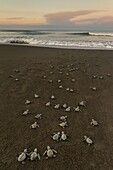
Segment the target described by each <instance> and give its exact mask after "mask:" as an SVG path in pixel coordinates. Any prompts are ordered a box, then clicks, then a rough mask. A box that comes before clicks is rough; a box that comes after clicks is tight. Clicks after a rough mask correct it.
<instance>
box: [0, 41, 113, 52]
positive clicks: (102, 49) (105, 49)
mask: <svg viewBox="0 0 113 170" xmlns="http://www.w3.org/2000/svg"><path fill="white" fill-rule="evenodd" d="M2 45H4V46H5V45H9V46H10V45H11V46H13V45H14V46H26V47H37V48H50V49H67V50H97V51H112V50H113V48H87V47H84V48H82V47H81V48H79V47H75V48H73V47H60V46H59V47H57V46H37V45H31V44H16V43H0V46H2Z"/></svg>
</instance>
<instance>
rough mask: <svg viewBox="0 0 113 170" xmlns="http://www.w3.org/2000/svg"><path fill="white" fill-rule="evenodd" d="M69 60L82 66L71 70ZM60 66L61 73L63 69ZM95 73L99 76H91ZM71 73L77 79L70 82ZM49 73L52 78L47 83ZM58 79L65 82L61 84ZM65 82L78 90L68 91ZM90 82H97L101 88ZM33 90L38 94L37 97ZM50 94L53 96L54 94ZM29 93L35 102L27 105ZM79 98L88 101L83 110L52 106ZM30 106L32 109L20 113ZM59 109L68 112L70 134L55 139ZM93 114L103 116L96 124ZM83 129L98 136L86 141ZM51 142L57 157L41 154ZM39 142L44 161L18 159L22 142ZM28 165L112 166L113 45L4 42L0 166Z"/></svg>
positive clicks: (41, 168)
mask: <svg viewBox="0 0 113 170" xmlns="http://www.w3.org/2000/svg"><path fill="white" fill-rule="evenodd" d="M49 61H51V63H50V62H49ZM69 64H73V66H71V68H79V69H78V71H77V70H75V71H72V72H69V71H68V69H69V68H68V67H67V66H68V65H69ZM51 65H53V66H54V68H51ZM62 65H63V66H64V67H63V68H62ZM58 67H59V68H62V70H63V71H62V72H63V74H59V70H58V69H57V68H58ZM28 68H31V69H30V70H29V69H28ZM15 70H19V71H20V72H19V73H17V72H15ZM84 70H86V72H84ZM51 71H52V72H53V74H50V72H51ZM66 73H69V76H66ZM108 73H110V74H111V76H110V77H109V76H107V74H108ZM10 75H13V77H9V76H10ZM44 75H45V76H47V78H46V79H44V78H43V76H44ZM93 75H96V76H97V78H96V79H93V78H92V76H93ZM99 76H103V77H104V79H99ZM16 78H18V79H19V81H15V79H16ZM73 78H74V79H75V80H76V81H75V82H71V79H73ZM50 79H52V80H53V83H48V80H50ZM58 79H61V80H62V83H58V82H57V80H58ZM59 84H61V85H63V87H64V88H63V89H59V88H58V86H59ZM67 87H69V88H73V89H74V90H75V91H74V92H72V93H70V92H67V91H66V90H65V88H67ZM90 87H97V91H93V90H92V89H91V88H90ZM35 93H37V94H39V95H40V98H39V99H35V98H34V94H35ZM52 94H53V95H55V96H56V99H55V100H51V99H50V96H51V95H52ZM26 99H28V100H30V101H31V102H32V103H31V104H30V105H28V106H26V105H25V104H24V103H25V100H26ZM81 100H84V101H86V107H83V108H81V112H79V113H76V112H74V111H72V112H69V113H66V112H65V111H64V110H63V109H62V108H60V109H58V110H57V109H54V108H53V105H54V104H57V103H60V104H63V103H67V104H68V105H70V106H77V105H78V102H80V101H81ZM48 101H51V102H52V106H51V107H49V108H47V107H45V103H47V102H48ZM27 108H28V109H29V110H30V111H31V114H29V115H28V116H22V113H23V111H24V110H26V109H27ZM37 113H41V114H43V116H42V119H41V120H39V121H38V123H39V125H40V128H38V129H36V130H32V129H30V125H31V124H32V123H34V122H35V119H34V116H35V115H36V114H37ZM61 115H67V116H68V119H67V121H68V127H66V128H65V129H64V131H65V132H66V133H67V134H68V135H69V140H68V141H64V142H62V141H59V142H55V141H53V140H52V139H51V134H52V133H53V132H57V131H62V128H61V127H59V123H60V121H59V117H60V116H61ZM92 118H94V119H95V120H97V121H98V122H99V126H98V127H93V126H91V125H90V122H91V119H92ZM84 135H86V136H90V137H91V139H92V140H93V141H94V143H93V144H92V145H91V146H88V145H87V144H86V143H85V142H83V139H84ZM47 145H49V146H51V147H52V148H54V149H55V150H57V151H58V154H57V156H56V158H53V159H48V160H46V159H45V157H43V156H42V154H43V152H44V151H45V150H46V146H47ZM36 147H37V148H38V151H39V153H40V155H41V160H40V161H34V162H31V161H29V160H26V163H25V164H24V165H22V164H21V163H19V162H17V160H16V157H17V155H18V153H19V152H21V151H23V149H24V148H28V152H31V151H32V150H33V149H34V148H36ZM24 169H26V170H34V169H35V170H113V51H99V50H67V49H50V48H37V47H26V46H12V45H10V46H9V45H0V170H24Z"/></svg>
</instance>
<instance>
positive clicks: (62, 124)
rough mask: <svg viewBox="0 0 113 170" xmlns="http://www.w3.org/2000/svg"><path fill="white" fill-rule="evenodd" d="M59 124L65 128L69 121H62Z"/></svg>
mask: <svg viewBox="0 0 113 170" xmlns="http://www.w3.org/2000/svg"><path fill="white" fill-rule="evenodd" d="M59 126H61V127H62V128H64V127H65V126H67V122H66V121H65V122H61V123H60V124H59Z"/></svg>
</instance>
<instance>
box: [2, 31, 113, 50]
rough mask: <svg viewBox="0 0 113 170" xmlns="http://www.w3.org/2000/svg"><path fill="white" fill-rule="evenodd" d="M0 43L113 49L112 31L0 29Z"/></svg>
mask: <svg viewBox="0 0 113 170" xmlns="http://www.w3.org/2000/svg"><path fill="white" fill-rule="evenodd" d="M0 43H2V44H6V43H12V44H13V43H14V44H15V43H18V44H27V45H29V46H42V47H57V48H59V47H60V48H72V49H75V48H82V49H84V48H88V49H112V50H113V32H96V31H95V32H90V31H39V30H0Z"/></svg>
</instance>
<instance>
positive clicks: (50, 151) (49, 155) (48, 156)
mask: <svg viewBox="0 0 113 170" xmlns="http://www.w3.org/2000/svg"><path fill="white" fill-rule="evenodd" d="M54 153H57V151H56V150H54V149H51V148H50V146H47V150H46V151H45V152H44V154H43V155H45V154H46V155H47V157H46V159H48V158H52V157H56V155H55V154H54Z"/></svg>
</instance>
